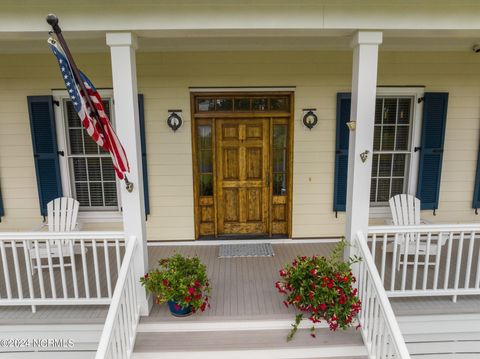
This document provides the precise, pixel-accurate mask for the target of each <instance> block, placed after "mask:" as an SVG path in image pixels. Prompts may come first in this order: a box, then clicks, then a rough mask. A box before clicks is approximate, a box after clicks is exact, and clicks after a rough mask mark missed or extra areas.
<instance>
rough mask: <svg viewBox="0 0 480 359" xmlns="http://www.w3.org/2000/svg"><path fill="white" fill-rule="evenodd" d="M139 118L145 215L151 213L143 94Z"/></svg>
mask: <svg viewBox="0 0 480 359" xmlns="http://www.w3.org/2000/svg"><path fill="white" fill-rule="evenodd" d="M138 118H139V120H140V142H141V145H142V170H143V192H144V196H145V215H146V216H147V215H149V214H150V200H149V197H148V173H147V142H146V138H145V117H144V110H143V95H141V94H139V95H138Z"/></svg>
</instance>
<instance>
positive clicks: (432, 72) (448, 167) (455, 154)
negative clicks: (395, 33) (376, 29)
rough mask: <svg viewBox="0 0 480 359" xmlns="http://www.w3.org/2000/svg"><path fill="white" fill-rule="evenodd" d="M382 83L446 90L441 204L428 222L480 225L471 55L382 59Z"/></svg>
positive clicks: (479, 76)
mask: <svg viewBox="0 0 480 359" xmlns="http://www.w3.org/2000/svg"><path fill="white" fill-rule="evenodd" d="M378 78H379V80H378V82H379V84H380V85H412V84H418V85H425V86H426V90H427V91H428V92H435V91H437V92H448V93H449V99H448V111H447V127H446V132H445V147H444V154H443V165H442V177H441V184H440V201H439V206H438V210H437V211H436V216H433V213H432V211H424V212H422V217H423V218H425V219H427V220H430V221H432V222H450V223H452V222H473V221H479V220H480V218H479V216H476V215H475V214H474V212H473V210H472V207H471V203H472V198H473V187H474V181H475V170H476V164H477V153H478V148H479V144H480V137H479V134H480V86H479V84H480V67H479V66H478V56H475V54H473V53H471V52H467V51H465V53H457V52H443V53H417V52H410V53H408V54H407V53H392V52H385V53H382V54H381V56H380V63H379V74H378Z"/></svg>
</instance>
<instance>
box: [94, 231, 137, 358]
mask: <svg viewBox="0 0 480 359" xmlns="http://www.w3.org/2000/svg"><path fill="white" fill-rule="evenodd" d="M137 247H138V240H137V239H136V238H135V237H130V238H129V239H128V242H127V249H126V251H125V257H124V258H123V263H122V267H121V268H120V274H119V276H118V280H117V285H116V286H115V292H114V293H113V298H112V303H111V304H110V309H109V310H108V314H107V319H106V320H105V326H104V327H103V332H102V336H101V337H100V343H99V345H98V350H97V354H96V356H95V359H106V358H127V359H128V358H130V357H131V355H132V351H133V346H134V344H135V337H136V330H137V325H138V321H139V318H140V310H139V305H138V300H137V291H136V285H138V279H137V277H136V276H135V272H134V266H133V256H134V253H135V250H136V248H137Z"/></svg>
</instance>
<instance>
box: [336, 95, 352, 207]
mask: <svg viewBox="0 0 480 359" xmlns="http://www.w3.org/2000/svg"><path fill="white" fill-rule="evenodd" d="M350 103H351V95H350V93H338V94H337V133H336V140H335V182H334V189H333V210H334V211H335V212H344V211H345V210H346V206H347V205H346V203H347V178H348V141H349V130H348V127H347V122H348V121H350Z"/></svg>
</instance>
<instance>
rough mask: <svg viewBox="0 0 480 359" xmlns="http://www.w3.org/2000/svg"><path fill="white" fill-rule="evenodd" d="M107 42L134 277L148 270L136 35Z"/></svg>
mask: <svg viewBox="0 0 480 359" xmlns="http://www.w3.org/2000/svg"><path fill="white" fill-rule="evenodd" d="M107 45H108V46H110V55H111V61H112V82H113V96H114V100H115V105H114V106H115V124H116V130H117V134H118V137H119V139H120V141H121V142H122V144H123V146H124V147H125V152H126V153H127V157H128V162H129V164H130V173H129V174H128V179H129V180H130V182H133V185H134V186H133V191H132V192H128V191H127V190H126V187H125V185H124V184H123V183H122V185H121V188H122V190H121V195H122V208H123V228H124V231H125V235H126V236H127V238H129V237H130V236H135V237H136V239H137V241H138V244H139V245H138V246H137V248H136V251H135V254H134V257H133V263H134V266H135V277H136V279H139V278H140V277H141V276H143V275H144V274H145V273H146V271H147V270H148V251H147V241H146V234H145V205H144V197H143V172H142V152H141V145H140V122H139V116H138V95H137V67H136V66H137V65H136V60H135V50H136V47H137V39H136V37H135V35H133V34H132V33H130V32H124V33H107ZM136 285H137V294H138V298H139V299H140V300H139V304H140V315H148V313H149V307H150V305H149V304H150V303H151V301H150V300H149V298H148V297H147V295H146V292H145V290H144V289H143V287H142V286H141V285H140V282H139V281H138V280H137V283H136Z"/></svg>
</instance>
